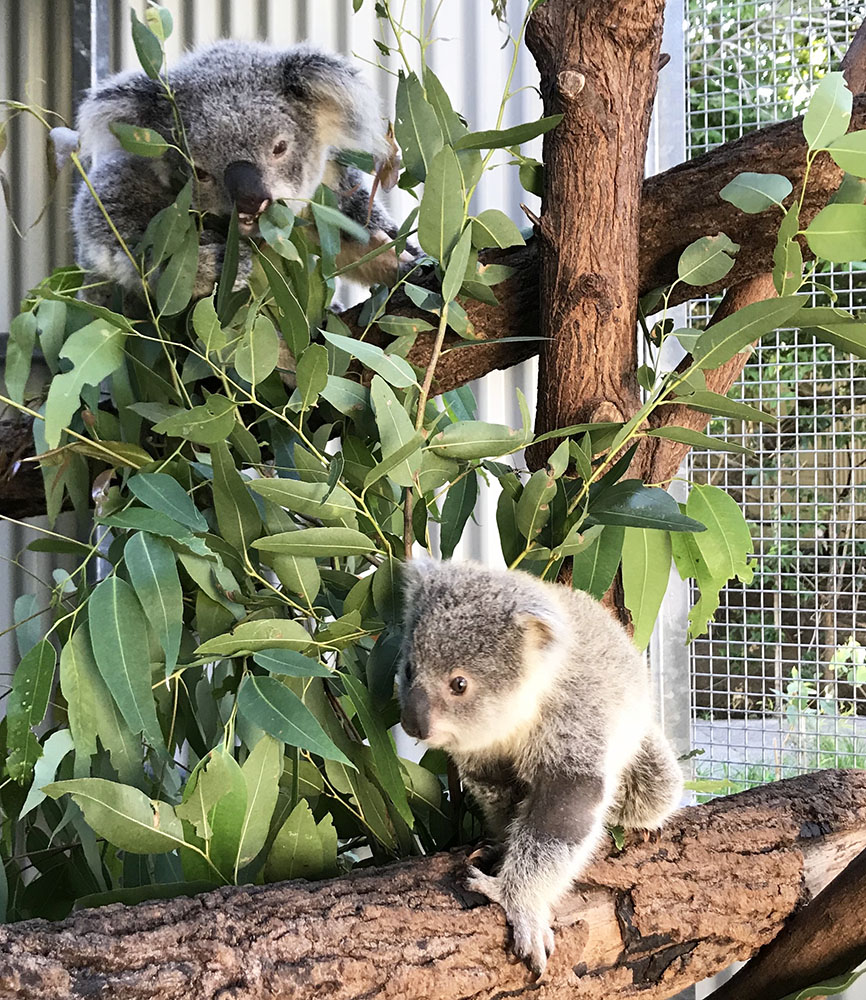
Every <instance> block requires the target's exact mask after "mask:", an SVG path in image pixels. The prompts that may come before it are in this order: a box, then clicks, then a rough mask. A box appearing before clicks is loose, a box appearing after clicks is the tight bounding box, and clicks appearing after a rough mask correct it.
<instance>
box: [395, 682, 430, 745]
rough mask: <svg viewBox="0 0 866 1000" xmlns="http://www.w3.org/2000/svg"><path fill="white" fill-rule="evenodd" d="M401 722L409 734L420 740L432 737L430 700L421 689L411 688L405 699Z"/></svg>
mask: <svg viewBox="0 0 866 1000" xmlns="http://www.w3.org/2000/svg"><path fill="white" fill-rule="evenodd" d="M400 722H401V723H402V725H403V728H404V729H405V730H406V732H407V733H408V734H409V736H414V737H415V739H418V740H426V739H427V737H428V736H429V735H430V700H429V698H428V697H427V695H426V693H425V692H424V691H423V690H422V689H421V688H419V687H417V686H415V687H411V688H409V690H408V691H407V692H406V694H405V697H404V698H403V709H402V711H401V712H400Z"/></svg>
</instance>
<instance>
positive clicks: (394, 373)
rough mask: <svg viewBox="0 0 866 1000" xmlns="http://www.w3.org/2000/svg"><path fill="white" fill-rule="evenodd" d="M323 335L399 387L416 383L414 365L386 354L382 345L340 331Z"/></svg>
mask: <svg viewBox="0 0 866 1000" xmlns="http://www.w3.org/2000/svg"><path fill="white" fill-rule="evenodd" d="M322 336H324V338H325V340H327V341H328V343H329V344H333V345H334V347H338V348H339V349H340V350H341V351H345V352H346V353H347V354H349V355H351V356H352V357H353V358H357V359H358V360H359V361H360V362H361V364H362V365H364V367H365V368H369V369H370V371H374V372H376V374H377V375H380V376H381V377H382V378H383V379H384V380H385V381H386V382H388V383H389V384H390V385H393V386H394V387H395V388H397V389H406V388H408V387H409V386H410V385H415V384H416V383H415V372H413V371H412V366H411V365H410V364H409V362H408V361H404V360H403V358H400V357H396V356H395V355H393V354H386V353H385V352H384V351H383V350H382V348H381V347H378V346H377V345H376V344H368V343H367V342H366V341H365V340H355V339H353V338H352V337H343V336H341V335H340V334H338V333H328V332H327V331H325V332H324V333H323V334H322Z"/></svg>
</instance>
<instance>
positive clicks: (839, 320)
mask: <svg viewBox="0 0 866 1000" xmlns="http://www.w3.org/2000/svg"><path fill="white" fill-rule="evenodd" d="M795 319H796V320H797V321H798V324H799V325H800V326H802V327H803V328H804V329H805V330H806V331H807V332H808V333H811V334H814V336H816V337H817V338H818V339H819V340H823V341H825V342H826V343H828V344H832V345H833V346H834V347H837V348H838V349H839V350H841V351H847V352H848V353H849V354H853V355H855V356H856V357H858V358H864V357H866V322H864V321H863V320H857V319H855V318H854V317H853V316H851V315H850V314H847V313H843V312H841V311H839V310H837V309H832V308H812V309H803V310H801V311H800V313H799V314H798V315H797V316H796V317H795Z"/></svg>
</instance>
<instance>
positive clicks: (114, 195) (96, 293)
mask: <svg viewBox="0 0 866 1000" xmlns="http://www.w3.org/2000/svg"><path fill="white" fill-rule="evenodd" d="M88 179H89V180H90V183H91V184H92V185H93V189H94V190H95V191H96V194H97V195H98V196H99V200H100V201H101V202H102V205H103V206H104V208H105V210H106V212H107V213H108V216H109V218H110V219H111V221H112V223H113V225H114V227H115V229H116V230H117V232H118V233H119V234H120V236H121V237H122V238H123V241H124V242H125V244H126V247H127V248H128V250H129V251H130V252H131V253H132V254H133V256H135V250H136V247H137V246H138V244H139V242H140V240H141V237H142V236H143V235H144V231H145V229H146V228H147V224H148V222H150V220H151V218H152V217H153V216H154V215H156V213H157V212H158V211H159V210H160V209H162V208H165V207H166V206H167V205H170V204H171V202H172V201H173V195H172V193H171V191H170V190H169V188H168V187H167V186H165V185H164V184H163V183H162V182H161V181H160V179H159V177H158V175H157V174H156V173H155V172H154V171H153V170H152V169H151V168H150V167H149V166H148V165H146V164H143V161H142V160H141V158H133V157H131V156H125V155H123V154H117V155H113V156H110V157H106V158H105V159H104V160H101V161H100V163H99V164H98V166H95V167H92V168H91V169H90V170H89V171H88ZM72 221H73V226H74V229H75V243H76V247H77V256H78V263H79V264H81V266H82V267H83V268H84V269H85V271H86V272H88V273H87V275H86V276H85V284H91V283H95V282H100V281H101V282H105V283H106V286H105V287H106V288H110V285H111V284H112V283H113V284H117V285H120V286H121V287H122V288H124V289H126V290H127V291H132V292H135V291H140V290H141V275H140V273H139V271H138V270H137V268H136V266H135V265H134V264H133V263H132V261H130V259H129V256H128V255H127V254H126V252H125V251H124V249H123V247H122V246H121V244H120V242H119V240H118V239H117V236H116V235H115V234H114V232H113V231H112V229H111V226H109V224H108V222H107V221H106V219H105V216H104V215H103V213H102V210H101V209H100V207H99V205H98V204H97V203H96V200H95V199H94V197H93V195H92V194H91V193H90V191H89V190H88V188H87V185H86V184H84V183H82V184H81V186H80V187H79V189H78V193H77V195H76V197H75V204H74V207H73V210H72ZM84 294H85V297H86V298H88V299H91V301H94V300H96V299H98V298H100V297H101V294H102V292H101V290H100V289H99V287H96V286H95V287H94V288H92V289H85V292H84Z"/></svg>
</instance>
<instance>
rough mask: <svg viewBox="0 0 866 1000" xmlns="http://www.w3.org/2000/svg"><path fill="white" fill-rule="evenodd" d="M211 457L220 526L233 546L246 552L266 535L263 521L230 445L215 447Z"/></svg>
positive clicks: (214, 496) (221, 444)
mask: <svg viewBox="0 0 866 1000" xmlns="http://www.w3.org/2000/svg"><path fill="white" fill-rule="evenodd" d="M210 454H211V461H212V462H213V499H214V507H215V509H216V518H217V524H218V525H219V528H220V532H221V533H222V536H223V538H224V539H225V540H226V541H227V542H228V543H229V545H231V546H233V547H234V548H235V549H237V551H238V552H244V551H245V550H246V549H247V548H248V547H249V545H250V543H251V542H252V540H253V539H254V538H258V537H259V535H260V534H261V533H262V519H261V518H260V517H259V511H258V508H257V507H256V502H255V500H253V498H252V497H251V496H250V494H249V491H248V490H247V486H246V480H245V479H243V478H241V474H240V473H239V472H238V470H237V468H236V467H235V463H234V459H233V458H232V454H231V452H230V451H229V448H228V445H227V444H226V443H225V442H224V441H219V442H217V443H215V444H213V445H211V451H210Z"/></svg>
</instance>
